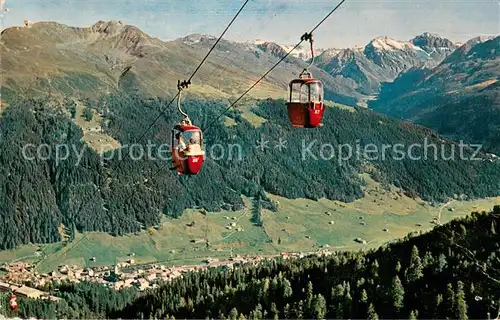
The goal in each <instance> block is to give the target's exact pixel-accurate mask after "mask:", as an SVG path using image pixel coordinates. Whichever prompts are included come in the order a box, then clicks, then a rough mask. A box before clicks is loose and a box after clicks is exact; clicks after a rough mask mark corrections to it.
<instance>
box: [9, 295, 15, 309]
mask: <svg viewBox="0 0 500 320" xmlns="http://www.w3.org/2000/svg"><path fill="white" fill-rule="evenodd" d="M9 304H10V310H12V311H14V310H16V309H17V297H16V295H15V294H12V295H11V296H10V301H9Z"/></svg>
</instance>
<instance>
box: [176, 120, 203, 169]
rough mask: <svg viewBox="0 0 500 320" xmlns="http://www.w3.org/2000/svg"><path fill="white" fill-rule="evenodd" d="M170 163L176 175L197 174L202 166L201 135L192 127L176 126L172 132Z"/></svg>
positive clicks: (199, 131)
mask: <svg viewBox="0 0 500 320" xmlns="http://www.w3.org/2000/svg"><path fill="white" fill-rule="evenodd" d="M171 148H172V149H171V151H172V162H173V165H174V169H175V170H176V171H177V174H179V175H181V174H185V175H195V174H198V172H200V170H201V166H202V165H203V160H204V156H205V151H203V133H202V132H201V130H200V128H198V127H197V126H193V125H186V124H182V123H181V124H177V125H176V126H175V127H174V129H173V130H172V147H171Z"/></svg>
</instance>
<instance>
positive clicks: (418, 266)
mask: <svg viewBox="0 0 500 320" xmlns="http://www.w3.org/2000/svg"><path fill="white" fill-rule="evenodd" d="M422 269H423V267H422V261H421V260H420V256H419V255H418V248H417V246H413V248H412V249H411V257H410V265H409V266H408V269H407V270H406V281H408V282H414V281H416V280H418V279H420V278H422V276H423V275H424V274H423V272H422Z"/></svg>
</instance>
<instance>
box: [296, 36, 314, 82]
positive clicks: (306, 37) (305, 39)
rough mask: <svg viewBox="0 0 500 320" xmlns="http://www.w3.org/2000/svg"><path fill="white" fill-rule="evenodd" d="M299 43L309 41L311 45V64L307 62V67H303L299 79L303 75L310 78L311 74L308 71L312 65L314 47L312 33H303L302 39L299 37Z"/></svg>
mask: <svg viewBox="0 0 500 320" xmlns="http://www.w3.org/2000/svg"><path fill="white" fill-rule="evenodd" d="M300 41H301V42H303V41H309V43H310V44H311V62H309V65H308V66H307V67H305V68H304V70H302V72H301V73H300V75H299V77H300V78H302V77H303V76H304V75H306V77H308V78H310V77H311V72H310V71H309V68H310V67H311V66H312V65H313V64H314V46H313V42H314V40H313V34H312V32H306V33H304V34H303V35H302V37H300Z"/></svg>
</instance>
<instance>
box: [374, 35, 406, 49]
mask: <svg viewBox="0 0 500 320" xmlns="http://www.w3.org/2000/svg"><path fill="white" fill-rule="evenodd" d="M370 44H371V45H372V46H373V47H374V48H375V49H378V50H384V51H397V50H405V49H409V48H413V45H412V44H411V43H410V42H406V41H398V40H394V39H392V38H389V37H378V38H375V39H373V40H372V41H371V42H370Z"/></svg>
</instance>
